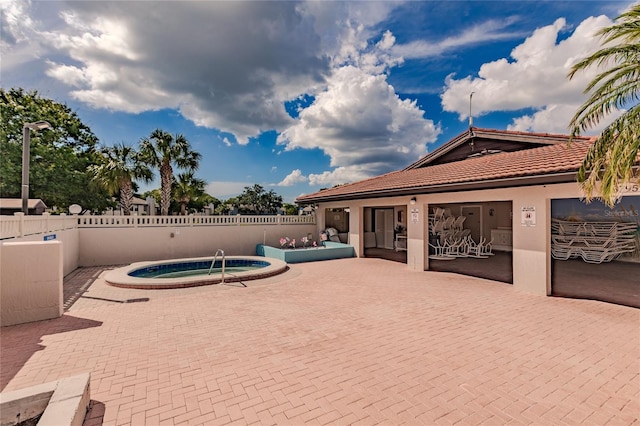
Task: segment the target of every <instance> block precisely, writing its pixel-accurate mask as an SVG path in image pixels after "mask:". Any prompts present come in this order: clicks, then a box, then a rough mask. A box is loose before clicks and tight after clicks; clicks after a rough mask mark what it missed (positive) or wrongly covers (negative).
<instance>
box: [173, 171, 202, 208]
mask: <svg viewBox="0 0 640 426" xmlns="http://www.w3.org/2000/svg"><path fill="white" fill-rule="evenodd" d="M206 185H207V183H206V182H205V181H204V180H203V179H199V178H197V177H195V176H194V175H193V172H187V173H181V174H179V175H178V179H176V181H175V182H174V183H173V198H174V199H175V200H176V201H177V202H178V203H179V204H180V214H181V215H183V216H184V215H186V214H187V204H189V202H190V201H191V200H193V199H195V198H197V197H199V196H202V195H203V194H204V188H205V186H206Z"/></svg>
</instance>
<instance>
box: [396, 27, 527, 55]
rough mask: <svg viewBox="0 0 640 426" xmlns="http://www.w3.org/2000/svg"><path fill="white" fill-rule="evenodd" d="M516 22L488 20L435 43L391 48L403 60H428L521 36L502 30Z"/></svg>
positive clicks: (414, 42)
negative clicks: (471, 46) (466, 48)
mask: <svg viewBox="0 0 640 426" xmlns="http://www.w3.org/2000/svg"><path fill="white" fill-rule="evenodd" d="M517 20H518V19H517V18H516V17H511V18H508V19H504V20H500V21H497V20H489V21H486V22H483V23H481V24H477V25H473V26H471V27H469V28H467V29H466V30H465V31H463V32H462V33H460V34H457V35H455V36H452V37H447V38H445V39H443V40H440V41H437V42H429V41H426V40H414V41H411V42H409V43H406V44H402V45H396V46H394V47H393V53H395V54H396V55H399V56H402V57H404V58H405V59H417V58H429V57H433V56H437V55H440V54H442V53H444V52H446V51H450V50H454V49H459V48H461V47H465V46H469V45H475V44H480V43H484V42H488V41H496V40H508V39H512V38H514V37H519V36H522V33H520V32H513V31H503V30H504V29H505V28H507V27H509V26H510V25H512V24H513V23H515V22H516V21H517Z"/></svg>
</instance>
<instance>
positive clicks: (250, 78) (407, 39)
mask: <svg viewBox="0 0 640 426" xmlns="http://www.w3.org/2000/svg"><path fill="white" fill-rule="evenodd" d="M631 4H632V3H629V2H614V1H517V2H509V1H448V2H445V1H437V2H436V1H410V2H382V1H376V2H364V1H362V2H333V1H332V2H293V1H286V2H284V1H283V2H278V1H272V2H213V1H199V2H188V1H182V2H171V1H163V2H146V1H137V2H136V1H115V2H108V1H104V2H102V1H86V2H85V1H70V2H57V1H46V2H45V1H24V0H20V1H11V0H8V1H3V2H2V4H1V5H2V32H1V44H0V47H1V49H2V50H1V53H2V62H1V64H0V67H1V68H0V72H1V75H2V86H3V87H5V88H8V87H23V88H25V89H29V90H33V89H35V90H38V91H39V92H40V94H41V95H43V96H46V97H50V98H52V99H55V100H56V101H58V102H62V103H66V104H67V105H69V106H70V107H71V108H72V109H73V110H74V111H76V112H77V113H78V115H79V116H80V118H81V119H82V120H83V121H84V122H85V123H86V124H88V125H89V126H90V127H91V129H92V130H93V132H94V133H95V134H96V135H97V136H98V138H99V139H100V141H101V143H103V144H105V145H110V144H114V143H120V142H125V143H127V144H131V145H136V144H137V143H138V141H139V140H140V139H141V138H143V137H145V136H148V135H149V134H150V133H151V131H153V130H154V129H156V128H161V129H163V130H166V131H169V132H171V133H181V134H183V135H185V136H186V138H187V139H188V140H189V141H190V142H191V143H192V145H193V147H194V149H195V150H197V151H199V152H200V153H201V154H202V155H203V157H202V162H201V165H200V169H199V170H198V171H197V173H196V174H197V176H198V177H200V178H202V179H205V180H206V181H207V182H208V183H209V185H208V192H209V193H210V194H211V195H213V196H216V197H218V198H220V199H226V198H229V197H231V196H235V195H237V194H239V193H240V192H242V189H243V188H244V187H245V186H251V185H253V184H255V183H258V184H260V185H262V186H264V187H265V188H266V189H268V190H269V189H272V190H274V191H275V192H276V193H278V194H280V195H282V196H283V198H284V199H285V201H286V202H293V200H294V199H295V197H297V196H298V195H301V194H305V193H310V192H315V191H317V190H319V189H321V188H324V187H331V186H333V185H336V184H341V183H346V182H351V181H356V180H360V179H363V178H367V177H371V176H376V175H379V174H382V173H386V172H389V171H392V170H397V169H400V168H403V167H405V166H407V165H408V164H410V163H412V162H414V161H415V160H417V159H418V158H419V157H420V156H423V155H425V154H426V153H427V152H430V151H433V150H434V149H436V148H437V147H438V146H440V145H442V144H443V143H445V142H447V141H448V140H450V139H451V138H453V137H454V136H456V135H457V134H459V133H461V132H463V131H465V130H466V128H467V127H468V115H469V95H470V93H471V92H473V93H474V94H473V102H472V115H473V119H474V125H475V126H477V127H486V128H495V129H511V130H521V131H536V132H549V133H566V129H567V124H568V122H569V119H570V118H571V116H572V115H573V113H574V112H575V110H576V108H577V107H578V106H579V105H580V104H581V103H582V102H584V100H585V95H584V94H583V93H582V91H583V89H584V88H585V86H586V84H587V82H588V81H589V80H590V79H591V78H593V76H594V75H595V71H596V70H591V71H588V72H585V73H582V74H580V75H578V76H577V77H576V78H574V79H573V80H571V81H569V80H568V79H567V78H566V75H567V72H568V70H569V68H570V67H571V65H572V64H573V63H575V62H576V61H577V60H579V59H580V58H582V57H584V56H586V55H588V54H590V53H592V52H593V51H595V50H597V49H598V48H599V47H600V42H599V39H597V38H594V36H593V34H594V32H595V31H597V29H599V28H602V27H603V26H607V25H611V23H612V22H613V19H614V18H615V17H616V16H617V15H619V14H620V13H621V12H623V11H624V10H626V9H627V8H628V7H629V6H630V5H631ZM602 124H603V125H604V124H606V123H602ZM597 131H598V129H594V132H597ZM156 186H159V185H158V183H157V182H156V183H154V184H152V185H150V186H149V187H147V186H144V187H143V189H149V188H152V187H156Z"/></svg>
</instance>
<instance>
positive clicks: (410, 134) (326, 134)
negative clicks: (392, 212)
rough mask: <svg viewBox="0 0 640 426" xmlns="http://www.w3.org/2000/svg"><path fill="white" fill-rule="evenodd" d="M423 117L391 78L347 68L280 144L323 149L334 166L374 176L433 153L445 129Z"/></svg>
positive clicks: (339, 73)
mask: <svg viewBox="0 0 640 426" xmlns="http://www.w3.org/2000/svg"><path fill="white" fill-rule="evenodd" d="M423 115H424V111H422V110H420V108H418V107H417V105H416V103H415V101H411V100H402V99H400V98H399V97H398V96H397V95H396V94H395V92H394V90H393V87H391V86H390V85H389V83H388V82H387V80H386V76H384V75H371V74H367V73H365V72H363V71H362V70H360V69H358V68H355V67H352V66H346V67H342V68H340V69H338V70H336V71H335V72H334V73H333V75H332V76H331V77H330V78H329V79H328V87H327V89H326V90H325V91H324V92H322V93H319V94H317V96H316V99H315V102H314V103H313V104H312V105H311V106H309V107H308V108H306V109H304V110H303V111H301V112H300V116H299V120H298V122H297V123H296V124H295V125H293V126H291V127H289V128H288V129H286V130H284V131H283V132H282V134H281V135H280V136H279V137H278V143H279V144H282V145H285V146H286V149H287V150H291V149H295V148H309V149H312V148H320V149H321V150H323V151H324V152H325V153H326V154H327V155H328V156H329V157H330V158H331V163H330V165H331V166H332V167H343V168H347V169H346V170H351V169H350V168H351V167H352V166H358V173H356V174H355V175H358V176H362V175H363V174H364V175H365V176H373V175H375V174H379V173H384V172H388V171H390V170H393V169H397V168H399V167H403V166H406V165H407V164H409V163H410V162H412V161H415V159H416V158H419V157H420V156H421V155H424V154H425V153H426V152H427V148H426V144H427V143H429V142H433V141H435V140H436V137H437V135H438V134H439V133H440V129H439V128H438V126H436V125H435V124H434V123H433V121H431V120H428V119H426V118H424V116H423ZM345 177H346V176H345ZM342 183H344V182H342Z"/></svg>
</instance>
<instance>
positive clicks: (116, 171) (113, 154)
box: [88, 144, 153, 215]
mask: <svg viewBox="0 0 640 426" xmlns="http://www.w3.org/2000/svg"><path fill="white" fill-rule="evenodd" d="M102 155H103V156H104V162H103V163H101V164H94V165H92V166H89V168H88V171H89V173H90V174H91V175H92V181H93V182H94V183H95V184H96V185H98V186H99V187H101V188H103V189H105V190H106V191H107V192H109V193H110V194H111V195H116V194H118V193H119V199H120V206H121V207H122V211H123V213H124V214H125V215H130V214H131V206H132V205H133V182H134V181H135V180H142V181H144V182H150V181H151V179H152V177H153V173H152V172H151V169H149V167H147V166H146V165H145V164H144V163H142V162H141V161H140V154H139V153H138V152H136V150H135V149H134V148H132V147H130V146H127V145H125V144H118V145H114V146H111V147H108V148H103V149H102Z"/></svg>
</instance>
